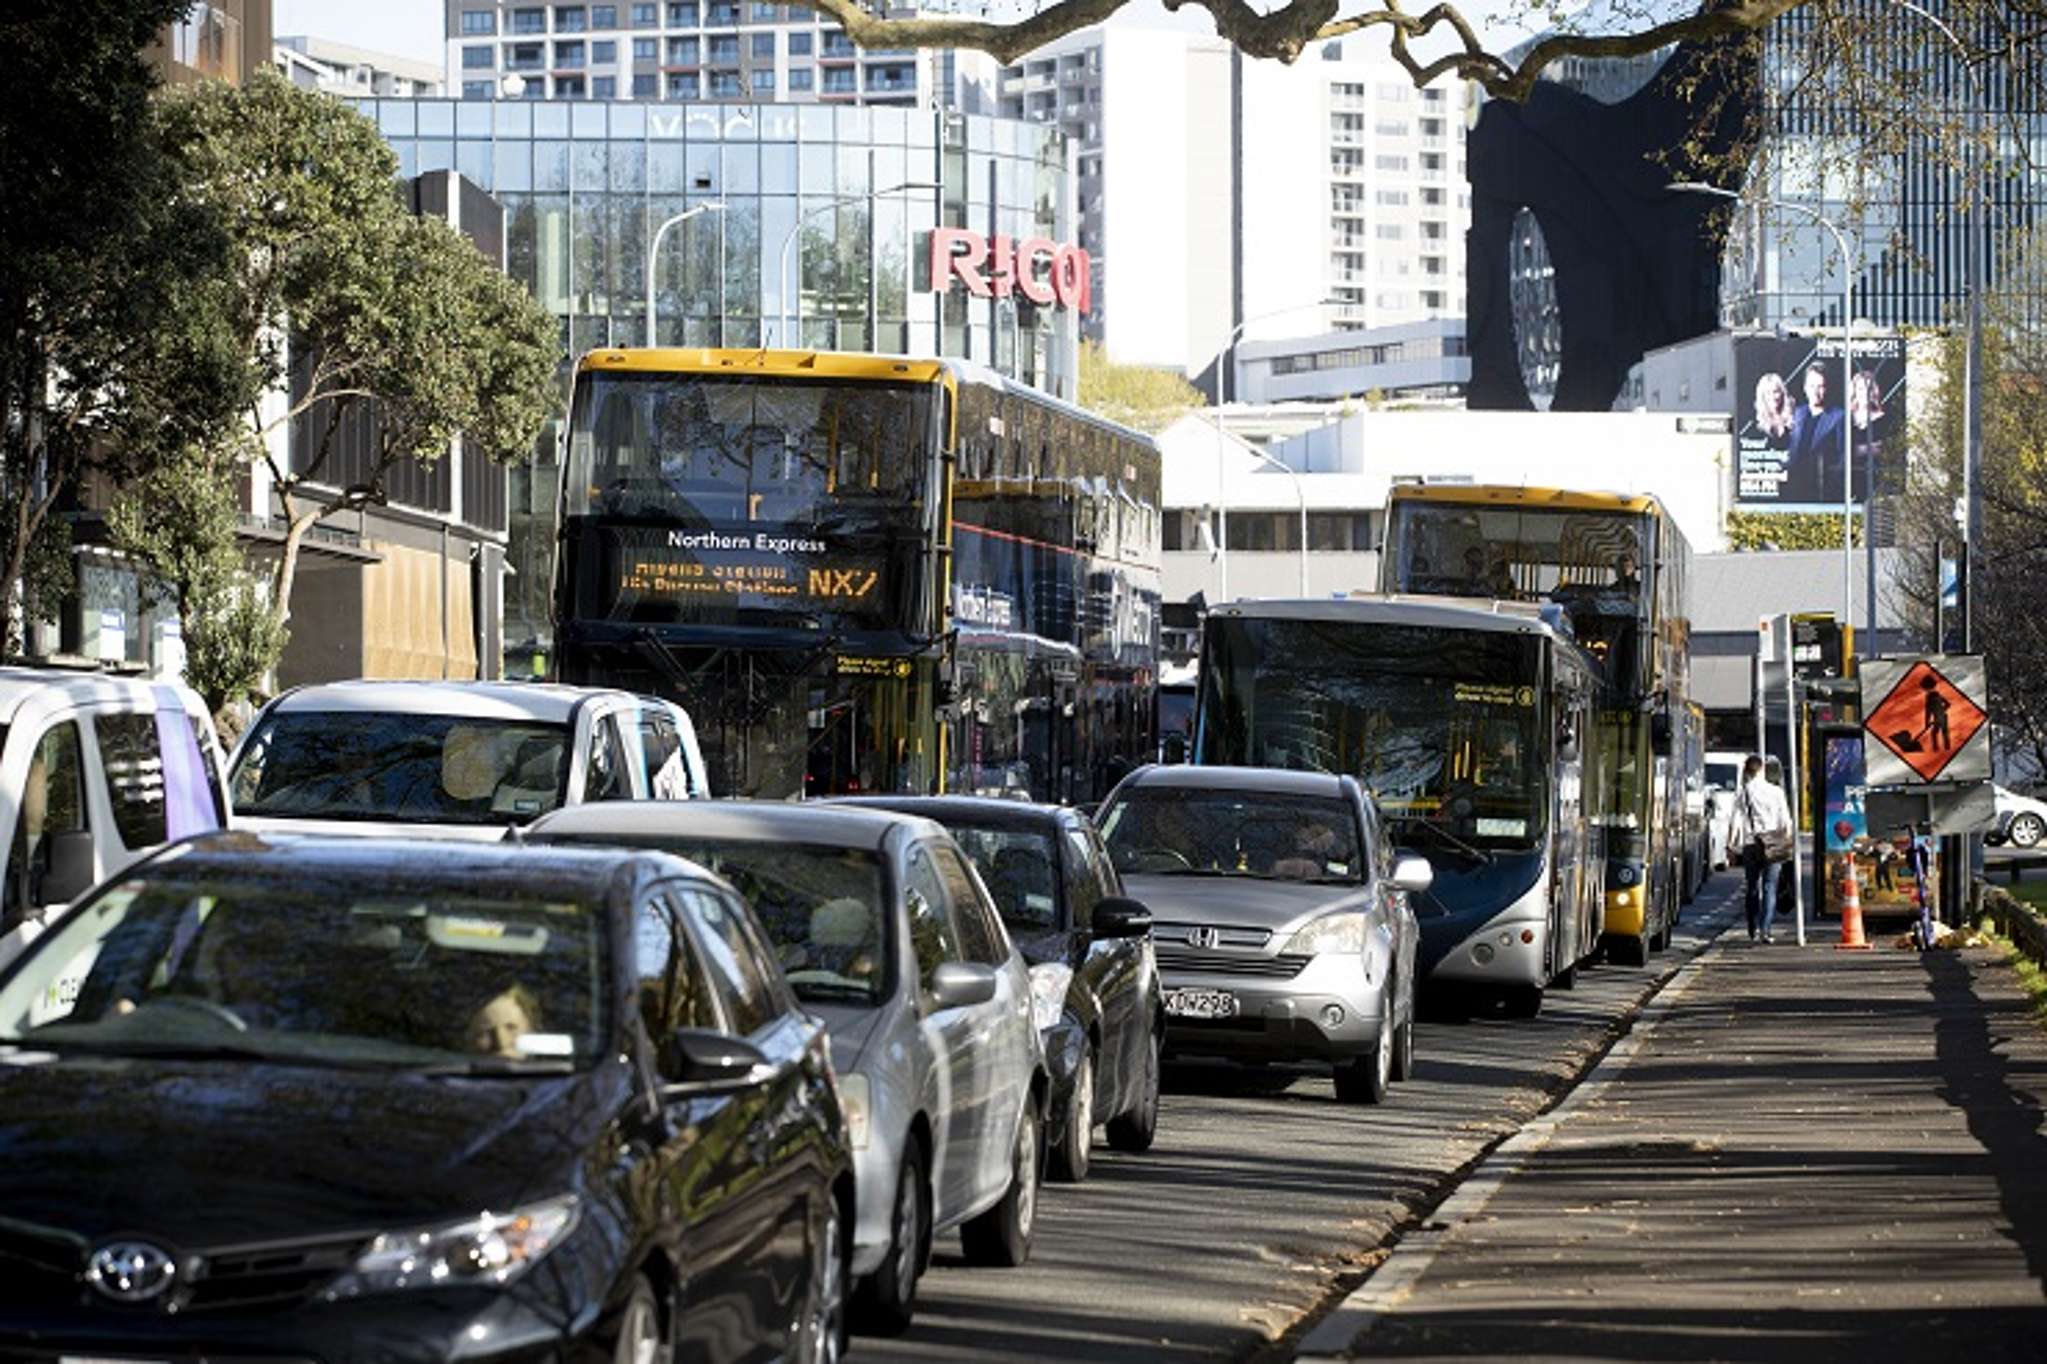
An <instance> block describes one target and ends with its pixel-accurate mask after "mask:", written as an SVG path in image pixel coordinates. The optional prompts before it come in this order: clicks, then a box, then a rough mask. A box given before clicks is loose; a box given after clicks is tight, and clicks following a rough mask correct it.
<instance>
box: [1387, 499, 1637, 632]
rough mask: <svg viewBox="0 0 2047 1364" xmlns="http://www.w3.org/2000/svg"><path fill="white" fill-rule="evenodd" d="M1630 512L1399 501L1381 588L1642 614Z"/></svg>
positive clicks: (1576, 611) (1577, 612)
mask: <svg viewBox="0 0 2047 1364" xmlns="http://www.w3.org/2000/svg"><path fill="white" fill-rule="evenodd" d="M1645 526H1646V523H1645V522H1644V520H1643V518H1642V517H1641V516H1640V515H1638V514H1635V513H1625V512H1623V513H1616V512H1585V511H1556V510H1548V509H1541V508H1521V507H1511V506H1470V505H1461V504H1458V503H1451V502H1397V503H1396V505H1395V508H1394V517H1393V528H1392V534H1391V536H1390V537H1389V544H1388V549H1389V551H1390V553H1391V554H1392V561H1391V563H1390V564H1389V567H1390V569H1391V575H1390V580H1389V582H1388V584H1387V585H1388V587H1389V588H1390V589H1391V590H1393V591H1397V592H1417V593H1428V594H1433V595H1437V596H1449V597H1486V598H1492V599H1499V600H1504V601H1516V600H1519V601H1533V600H1536V599H1537V598H1542V597H1547V598H1549V599H1550V600H1552V601H1555V602H1559V603H1561V604H1563V605H1564V606H1565V607H1566V608H1567V609H1568V610H1569V611H1570V612H1571V614H1572V616H1573V617H1578V616H1604V617H1615V616H1620V617H1627V618H1631V619H1646V618H1647V616H1648V614H1649V594H1648V592H1647V590H1646V589H1645V586H1644V584H1645V583H1646V581H1647V575H1646V574H1645V573H1644V572H1643V571H1642V569H1643V565H1644V564H1646V563H1648V562H1649V561H1650V560H1649V555H1648V553H1647V546H1646V545H1645V544H1644V538H1645Z"/></svg>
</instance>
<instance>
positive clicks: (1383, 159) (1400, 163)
mask: <svg viewBox="0 0 2047 1364" xmlns="http://www.w3.org/2000/svg"><path fill="white" fill-rule="evenodd" d="M1425 159H1426V158H1425ZM1372 164H1373V165H1374V166H1376V167H1377V168H1378V169H1380V170H1382V171H1405V170H1406V169H1407V158H1406V157H1404V156H1375V157H1373V158H1372Z"/></svg>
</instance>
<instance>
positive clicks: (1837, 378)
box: [1733, 334, 1905, 511]
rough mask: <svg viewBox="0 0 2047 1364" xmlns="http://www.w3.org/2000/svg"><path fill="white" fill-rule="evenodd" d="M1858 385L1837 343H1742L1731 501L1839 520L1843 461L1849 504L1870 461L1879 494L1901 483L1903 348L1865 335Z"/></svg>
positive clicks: (1750, 339)
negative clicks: (1847, 466)
mask: <svg viewBox="0 0 2047 1364" xmlns="http://www.w3.org/2000/svg"><path fill="white" fill-rule="evenodd" d="M1854 346H1855V367H1854V373H1853V375H1847V374H1844V372H1843V367H1842V363H1841V357H1842V338H1840V337H1839V336H1743V337H1737V338H1736V339H1735V343H1734V394H1733V399H1734V407H1735V410H1734V447H1735V450H1734V458H1735V489H1734V500H1735V502H1736V503H1737V504H1738V505H1739V506H1740V507H1741V508H1742V510H1744V511H1767V510H1780V511H1823V510H1824V511H1839V510H1840V509H1841V494H1842V487H1841V480H1842V470H1841V457H1842V447H1843V439H1844V431H1845V433H1846V443H1847V445H1848V447H1849V449H1850V451H1851V452H1852V455H1853V465H1854V467H1853V470H1852V472H1853V475H1854V481H1853V484H1852V486H1851V496H1852V497H1853V500H1854V501H1855V502H1856V503H1858V504H1859V503H1860V502H1861V501H1862V499H1863V496H1864V494H1865V492H1866V491H1867V489H1866V487H1865V484H1866V481H1867V478H1868V475H1867V472H1866V465H1867V463H1868V462H1869V461H1870V460H1871V459H1872V458H1873V461H1874V464H1875V466H1876V478H1877V489H1878V491H1879V492H1882V491H1883V490H1884V489H1886V488H1887V487H1889V486H1890V484H1891V483H1892V481H1894V480H1896V479H1899V478H1901V477H1902V475H1903V466H1902V461H1903V459H1904V453H1905V342H1904V339H1903V338H1902V337H1899V336H1894V335H1893V336H1884V335H1876V334H1858V335H1857V336H1856V337H1855V338H1854Z"/></svg>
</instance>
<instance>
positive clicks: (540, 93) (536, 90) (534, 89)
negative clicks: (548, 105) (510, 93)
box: [519, 76, 547, 99]
mask: <svg viewBox="0 0 2047 1364" xmlns="http://www.w3.org/2000/svg"><path fill="white" fill-rule="evenodd" d="M519 98H520V99H546V98H547V81H546V80H545V79H544V78H542V77H539V76H536V77H534V78H533V79H532V80H530V81H527V82H526V88H525V89H524V90H522V91H520V92H519Z"/></svg>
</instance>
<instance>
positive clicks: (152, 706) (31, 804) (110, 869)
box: [0, 668, 228, 965]
mask: <svg viewBox="0 0 2047 1364" xmlns="http://www.w3.org/2000/svg"><path fill="white" fill-rule="evenodd" d="M220 774H221V760H220V740H219V738H218V736H216V735H215V733H214V730H213V719H212V717H211V716H210V715H208V714H207V711H206V703H205V702H204V701H202V700H200V698H199V696H198V694H197V693H196V692H194V691H192V690H191V689H190V688H189V687H184V686H179V685H176V684H171V683H157V682H148V681H144V680H141V679H138V678H131V677H115V676H112V675H109V674H105V673H90V672H64V671H59V670H54V669H44V668H0V826H4V828H5V831H6V832H5V836H6V839H7V841H6V842H5V843H4V844H0V883H4V891H0V965H5V964H6V963H7V962H8V961H10V960H12V959H13V957H14V955H15V953H16V952H18V951H19V950H20V949H21V948H22V947H23V946H25V945H26V944H27V943H28V941H29V940H30V939H32V938H33V937H34V936H35V935H36V934H37V933H39V932H41V931H42V928H43V926H44V924H45V923H46V922H47V920H48V919H49V918H50V917H51V915H52V913H53V912H54V911H56V910H59V909H61V908H63V907H64V906H65V905H67V904H69V903H70V902H71V901H72V900H74V899H76V898H77V897H78V896H80V895H82V894H84V893H85V892H86V891H87V890H90V889H91V888H92V887H93V886H95V885H97V884H98V883H99V882H100V881H102V880H104V879H106V878H107V877H109V876H112V875H113V874H114V873H116V872H118V871H121V870H123V869H124V868H126V867H127V866H129V865H130V864H131V863H134V862H136V861H138V860H139V859H141V857H142V856H143V855H144V854H146V853H148V852H149V851H151V850H152V849H154V848H157V847H159V846H161V845H162V844H164V843H166V842H169V841H170V840H171V839H174V838H183V837H185V836H187V835H189V834H198V833H209V832H211V831H213V830H215V829H219V828H222V827H224V826H225V825H226V823H227V817H228V807H227V799H226V794H225V792H224V791H223V790H222V787H221V776H220Z"/></svg>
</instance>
